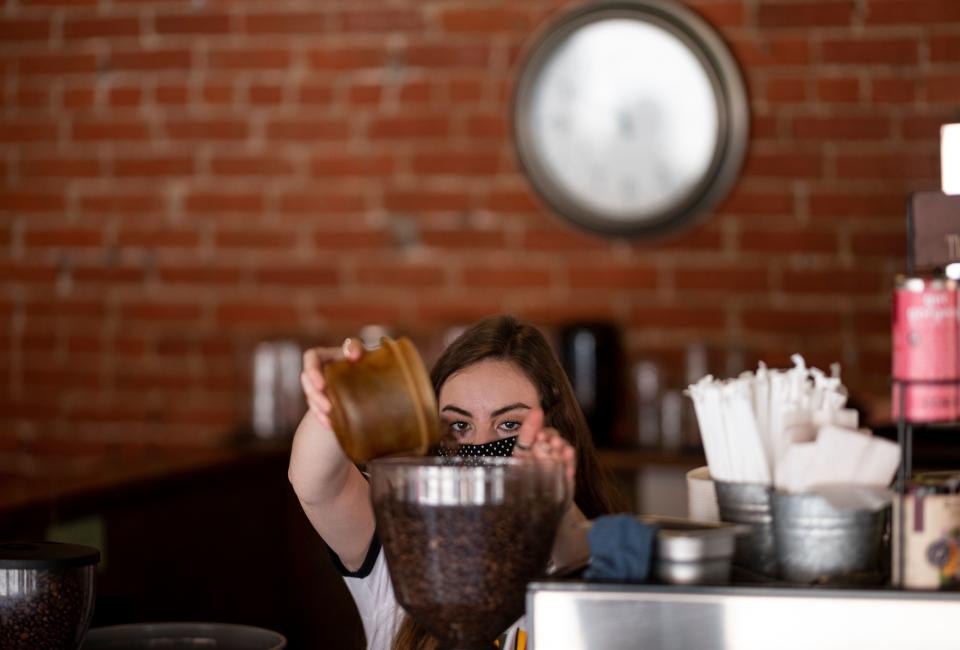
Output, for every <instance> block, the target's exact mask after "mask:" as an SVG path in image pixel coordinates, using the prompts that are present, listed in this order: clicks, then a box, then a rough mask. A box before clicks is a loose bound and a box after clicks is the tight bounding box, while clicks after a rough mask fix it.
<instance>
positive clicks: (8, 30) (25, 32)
mask: <svg viewBox="0 0 960 650" xmlns="http://www.w3.org/2000/svg"><path fill="white" fill-rule="evenodd" d="M49 38H50V21H49V20H45V19H40V20H34V19H28V18H6V19H3V20H0V41H2V42H4V43H11V42H18V41H45V40H47V39H49Z"/></svg>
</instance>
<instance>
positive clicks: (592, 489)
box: [393, 316, 622, 650]
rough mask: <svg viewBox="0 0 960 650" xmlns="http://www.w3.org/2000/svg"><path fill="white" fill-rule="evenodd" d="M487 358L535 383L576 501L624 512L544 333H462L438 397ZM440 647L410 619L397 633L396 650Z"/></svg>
mask: <svg viewBox="0 0 960 650" xmlns="http://www.w3.org/2000/svg"><path fill="white" fill-rule="evenodd" d="M486 359H496V360H502V361H509V362H510V363H513V364H514V365H516V366H517V368H519V369H520V370H521V371H522V372H523V374H524V375H526V377H527V378H528V379H529V380H530V381H531V382H532V383H533V385H534V386H535V387H536V389H537V393H538V394H539V396H540V406H541V408H542V409H543V413H544V417H545V423H546V425H547V426H549V427H553V428H554V429H556V430H557V431H558V432H559V433H560V435H561V436H563V437H564V438H565V439H566V440H567V442H569V443H570V444H571V445H572V446H573V448H574V449H575V450H576V453H577V474H576V493H575V494H574V502H575V503H576V504H577V506H578V507H579V508H580V510H581V511H582V512H583V514H584V515H586V516H587V517H588V518H590V519H593V518H594V517H598V516H600V515H604V514H608V513H611V512H616V511H618V510H622V505H621V497H620V496H619V495H618V494H617V493H616V492H615V490H614V489H613V487H612V483H611V481H610V479H609V476H608V474H607V472H606V471H605V470H604V469H603V468H602V467H601V466H600V463H599V461H598V460H597V452H596V447H595V446H594V444H593V437H592V436H591V434H590V429H589V427H588V426H587V420H586V418H585V417H584V415H583V411H582V410H581V409H580V405H579V404H578V403H577V400H576V397H575V396H574V393H573V388H572V387H571V386H570V381H569V380H568V379H567V375H566V373H565V372H564V371H563V367H562V366H561V365H560V362H559V361H558V360H557V357H556V355H555V354H554V353H553V349H552V348H551V347H550V344H549V343H548V342H547V339H546V338H545V337H544V336H543V334H542V333H541V332H540V330H538V329H537V328H536V327H534V326H533V325H530V324H527V323H523V322H520V321H518V320H517V319H516V318H513V317H512V316H494V317H491V318H487V319H484V320H482V321H480V322H479V323H477V324H476V325H474V326H473V327H471V328H470V329H468V330H467V331H465V332H464V333H463V334H461V335H460V336H459V337H458V338H457V339H456V340H455V341H454V342H453V343H451V344H450V345H449V346H448V347H447V349H446V350H445V351H444V352H443V354H442V355H441V356H440V358H439V359H438V360H437V362H436V364H434V366H433V370H432V371H431V373H430V379H431V381H432V382H433V390H434V391H435V392H436V394H437V395H439V394H440V388H441V387H442V386H443V384H444V383H445V382H446V381H447V379H449V378H450V376H451V375H453V374H454V373H456V372H457V371H459V370H461V369H463V368H466V367H467V366H470V365H473V364H474V363H477V362H479V361H484V360H486ZM436 647H437V642H436V640H435V639H433V638H432V637H431V636H430V634H429V633H428V632H427V631H426V629H424V628H423V626H421V625H420V624H418V623H416V622H415V621H414V620H413V619H412V618H410V617H409V616H404V620H403V622H402V623H401V625H400V628H399V630H398V631H397V636H396V638H395V639H394V642H393V648H394V650H434V649H435V648H436Z"/></svg>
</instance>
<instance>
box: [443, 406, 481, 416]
mask: <svg viewBox="0 0 960 650" xmlns="http://www.w3.org/2000/svg"><path fill="white" fill-rule="evenodd" d="M444 411H453V412H454V413H459V414H460V415H463V416H466V417H468V418H472V417H473V413H471V412H470V411H465V410H464V409H462V408H460V407H459V406H453V405H450V404H448V405H447V406H444V407H443V408H442V409H440V412H441V413H443V412H444Z"/></svg>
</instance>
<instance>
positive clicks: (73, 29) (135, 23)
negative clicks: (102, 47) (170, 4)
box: [63, 18, 140, 40]
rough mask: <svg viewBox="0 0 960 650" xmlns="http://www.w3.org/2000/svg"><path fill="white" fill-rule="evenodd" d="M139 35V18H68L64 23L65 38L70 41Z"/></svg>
mask: <svg viewBox="0 0 960 650" xmlns="http://www.w3.org/2000/svg"><path fill="white" fill-rule="evenodd" d="M139 35H140V20H139V19H138V18H67V19H66V20H64V21H63V37H64V38H65V39H68V40H69V39H73V38H117V37H122V36H139Z"/></svg>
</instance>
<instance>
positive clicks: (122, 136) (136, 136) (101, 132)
mask: <svg viewBox="0 0 960 650" xmlns="http://www.w3.org/2000/svg"><path fill="white" fill-rule="evenodd" d="M149 137H150V128H149V126H148V125H147V123H146V122H142V121H139V120H137V121H120V120H92V119H86V120H77V121H76V122H74V124H73V139H74V140H76V141H77V142H96V141H109V142H115V141H119V140H127V141H142V140H148V139H149Z"/></svg>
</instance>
